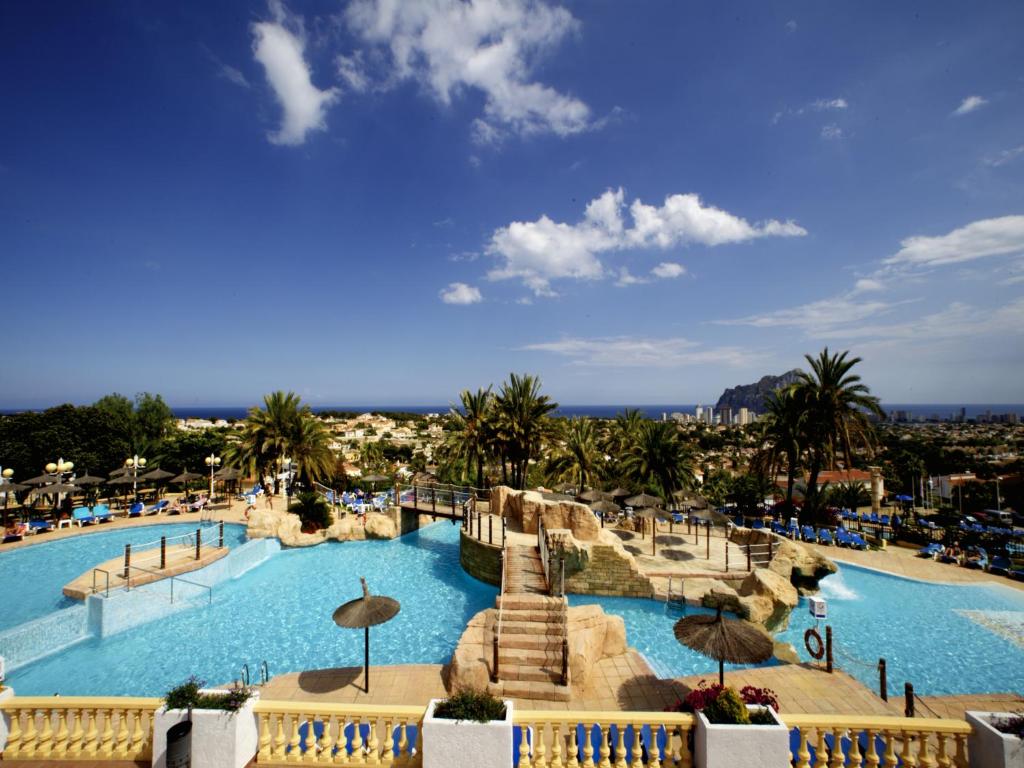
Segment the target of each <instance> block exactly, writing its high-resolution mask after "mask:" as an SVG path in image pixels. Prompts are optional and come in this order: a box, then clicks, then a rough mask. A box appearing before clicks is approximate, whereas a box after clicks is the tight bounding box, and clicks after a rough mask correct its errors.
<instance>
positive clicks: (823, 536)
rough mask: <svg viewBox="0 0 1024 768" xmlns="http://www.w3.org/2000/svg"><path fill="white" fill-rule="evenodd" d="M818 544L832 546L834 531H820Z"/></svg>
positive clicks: (821, 529) (823, 529) (822, 529)
mask: <svg viewBox="0 0 1024 768" xmlns="http://www.w3.org/2000/svg"><path fill="white" fill-rule="evenodd" d="M818 543H819V544H832V531H830V530H829V529H828V528H819V529H818Z"/></svg>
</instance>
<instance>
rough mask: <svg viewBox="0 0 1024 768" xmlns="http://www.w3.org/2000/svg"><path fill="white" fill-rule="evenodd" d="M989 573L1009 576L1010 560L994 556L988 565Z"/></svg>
mask: <svg viewBox="0 0 1024 768" xmlns="http://www.w3.org/2000/svg"><path fill="white" fill-rule="evenodd" d="M988 572H989V573H1001V574H1003V575H1009V573H1010V558H1008V557H1005V556H1003V555H995V556H993V557H992V562H991V563H989V564H988Z"/></svg>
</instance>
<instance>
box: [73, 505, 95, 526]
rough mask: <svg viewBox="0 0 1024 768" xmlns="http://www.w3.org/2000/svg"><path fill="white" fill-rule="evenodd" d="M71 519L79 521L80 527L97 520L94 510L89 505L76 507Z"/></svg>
mask: <svg viewBox="0 0 1024 768" xmlns="http://www.w3.org/2000/svg"><path fill="white" fill-rule="evenodd" d="M71 519H72V520H74V521H75V522H76V523H78V527H79V528H81V527H82V526H83V525H92V524H93V523H95V522H96V518H95V517H94V516H93V514H92V510H90V509H89V508H88V507H75V509H74V510H72V512H71Z"/></svg>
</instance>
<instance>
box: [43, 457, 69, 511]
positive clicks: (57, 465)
mask: <svg viewBox="0 0 1024 768" xmlns="http://www.w3.org/2000/svg"><path fill="white" fill-rule="evenodd" d="M74 468H75V464H74V462H72V461H64V459H63V458H60V459H57V461H55V462H54V461H51V462H50V463H49V464H47V465H46V467H44V469H46V472H47V473H48V474H51V475H56V476H57V482H58V483H62V482H64V475H66V474H67V473H68V472H70V471H71V470H72V469H74ZM54 505H55V506H54V509H57V507H59V506H60V494H59V493H58V494H56V499H55V500H54Z"/></svg>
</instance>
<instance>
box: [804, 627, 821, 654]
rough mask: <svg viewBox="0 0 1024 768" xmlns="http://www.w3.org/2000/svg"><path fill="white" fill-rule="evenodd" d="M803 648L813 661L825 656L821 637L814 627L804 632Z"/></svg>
mask: <svg viewBox="0 0 1024 768" xmlns="http://www.w3.org/2000/svg"><path fill="white" fill-rule="evenodd" d="M811 641H813V642H811ZM804 646H805V647H806V648H807V652H808V653H809V654H811V656H812V657H814V658H815V659H820V658H821V657H822V656H824V655H825V644H824V643H823V642H821V635H819V634H818V630H816V629H815V628H814V627H811V628H810V629H808V630H807V631H806V632H804Z"/></svg>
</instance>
